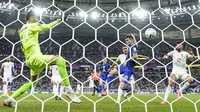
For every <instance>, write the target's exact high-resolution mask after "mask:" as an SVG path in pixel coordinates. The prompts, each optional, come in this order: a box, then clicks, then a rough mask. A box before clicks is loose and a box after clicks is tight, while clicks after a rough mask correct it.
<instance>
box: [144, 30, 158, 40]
mask: <svg viewBox="0 0 200 112" xmlns="http://www.w3.org/2000/svg"><path fill="white" fill-rule="evenodd" d="M145 36H146V37H147V38H155V37H156V30H155V29H153V28H148V29H147V30H146V31H145Z"/></svg>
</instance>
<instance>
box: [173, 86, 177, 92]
mask: <svg viewBox="0 0 200 112" xmlns="http://www.w3.org/2000/svg"><path fill="white" fill-rule="evenodd" d="M176 91H177V89H176V84H174V89H173V92H174V93H176Z"/></svg>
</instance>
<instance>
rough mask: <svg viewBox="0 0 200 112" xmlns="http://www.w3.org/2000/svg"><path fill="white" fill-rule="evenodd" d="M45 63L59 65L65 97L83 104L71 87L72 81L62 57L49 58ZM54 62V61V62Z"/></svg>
mask: <svg viewBox="0 0 200 112" xmlns="http://www.w3.org/2000/svg"><path fill="white" fill-rule="evenodd" d="M45 60H46V61H45V62H50V64H51V65H55V64H56V65H57V66H58V72H59V74H60V76H61V78H62V82H63V85H64V90H65V92H64V93H65V95H66V96H67V97H68V98H70V99H71V100H72V101H73V102H74V103H81V100H80V99H79V98H78V97H77V96H76V95H75V94H74V91H73V90H72V88H71V86H70V81H69V77H68V73H67V70H66V67H67V66H66V62H65V60H64V59H63V58H62V57H57V56H53V57H52V56H47V57H46V59H45ZM52 60H53V61H52Z"/></svg>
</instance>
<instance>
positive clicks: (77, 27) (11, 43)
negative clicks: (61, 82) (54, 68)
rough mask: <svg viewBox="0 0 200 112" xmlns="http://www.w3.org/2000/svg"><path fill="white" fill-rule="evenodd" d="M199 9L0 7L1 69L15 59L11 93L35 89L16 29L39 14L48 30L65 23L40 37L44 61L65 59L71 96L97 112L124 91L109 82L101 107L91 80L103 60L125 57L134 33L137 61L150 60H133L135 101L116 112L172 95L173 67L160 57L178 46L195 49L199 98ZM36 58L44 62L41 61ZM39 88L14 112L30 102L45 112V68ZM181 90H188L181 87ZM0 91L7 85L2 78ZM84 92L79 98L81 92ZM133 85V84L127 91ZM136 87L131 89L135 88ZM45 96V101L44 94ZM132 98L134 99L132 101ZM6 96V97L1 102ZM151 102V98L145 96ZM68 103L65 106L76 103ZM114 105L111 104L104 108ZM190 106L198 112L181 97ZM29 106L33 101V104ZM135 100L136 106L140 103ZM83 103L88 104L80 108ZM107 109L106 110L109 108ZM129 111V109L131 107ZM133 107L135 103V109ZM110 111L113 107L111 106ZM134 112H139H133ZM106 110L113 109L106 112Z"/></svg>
mask: <svg viewBox="0 0 200 112" xmlns="http://www.w3.org/2000/svg"><path fill="white" fill-rule="evenodd" d="M198 4H199V1H198V0H196V1H195V0H194V1H193V2H192V3H191V2H190V1H187V0H186V1H181V0H169V1H164V0H158V1H157V0H155V1H154V0H152V1H149V0H148V1H145V0H133V1H129V0H120V1H119V0H112V1H108V0H96V1H94V0H89V1H88V0H61V1H58V0H45V1H39V0H24V1H23V0H9V1H1V2H0V11H1V12H0V13H1V15H0V35H1V37H0V45H1V47H2V48H1V50H0V60H1V63H3V62H4V61H5V60H6V59H7V58H8V57H11V58H12V59H13V60H14V62H15V63H16V69H17V75H16V76H15V77H14V78H13V82H14V85H15V87H14V91H15V90H17V89H18V88H19V87H20V86H22V85H23V84H24V83H26V82H28V81H30V80H29V79H30V73H29V72H30V70H29V68H28V67H27V66H26V61H25V58H24V55H23V52H22V50H21V41H20V40H19V35H18V29H20V28H21V27H22V25H23V24H25V23H26V22H25V19H24V18H25V15H26V13H27V12H28V11H30V10H32V9H33V10H34V11H35V12H36V13H37V14H38V15H39V19H38V20H39V23H41V24H45V23H46V24H47V23H49V22H51V21H53V20H55V19H58V18H62V22H61V23H60V24H58V25H57V26H56V27H54V28H52V29H50V30H49V31H47V32H44V33H41V34H40V36H39V41H40V46H41V51H42V53H44V54H53V55H59V56H62V57H64V59H65V61H66V63H67V70H68V73H69V78H70V82H71V85H72V88H73V89H74V90H75V91H76V92H77V95H78V96H79V97H80V98H82V99H85V100H87V102H89V103H88V104H90V105H91V106H93V109H92V110H90V111H94V112H96V111H98V110H102V108H99V107H98V105H99V106H100V105H104V106H105V104H108V102H109V103H110V102H111V103H114V102H115V101H116V100H117V98H116V96H115V95H114V94H115V93H116V92H117V89H118V85H119V79H118V78H119V76H118V75H117V76H116V78H115V79H114V80H113V81H112V83H113V84H112V86H111V90H110V91H109V94H108V95H107V96H105V97H101V98H99V99H94V98H91V97H90V96H89V95H88V94H91V93H92V90H91V87H89V82H90V80H91V78H88V77H89V76H90V74H91V72H92V71H93V69H95V74H97V72H96V71H98V70H97V68H98V67H99V65H100V64H101V63H102V61H103V59H105V58H106V59H108V62H109V63H113V62H114V61H115V60H116V59H117V56H118V55H119V54H120V53H122V50H121V49H122V47H123V46H125V40H124V39H125V36H126V35H129V34H130V33H132V34H133V35H135V37H136V39H137V41H138V42H137V45H138V48H139V54H143V55H146V56H148V57H150V59H149V60H144V59H138V60H136V63H137V66H136V67H135V68H136V72H135V74H134V79H135V81H134V84H135V89H134V91H133V92H132V95H131V96H130V97H129V98H128V99H126V100H122V101H121V102H120V103H118V104H119V105H118V108H116V109H114V111H120V112H121V111H123V104H124V105H126V104H127V105H130V104H129V103H127V102H128V100H130V99H131V100H132V99H135V100H136V102H139V103H140V104H141V105H143V106H144V107H141V108H143V109H142V110H144V111H146V112H148V104H151V103H152V102H154V101H155V100H156V99H159V100H162V99H163V93H164V92H165V88H166V87H167V80H168V76H169V74H170V72H171V68H172V62H171V60H163V58H162V57H163V56H164V55H165V54H166V53H168V52H170V51H172V50H173V49H174V48H175V45H176V42H182V43H184V45H185V48H184V49H188V48H190V49H192V50H193V53H194V55H195V56H196V58H197V59H196V60H195V61H194V62H188V66H187V68H188V71H189V73H190V74H192V77H193V78H194V81H193V85H194V86H192V88H193V89H192V90H191V91H193V93H198V92H199V89H200V86H199V75H198V73H199V72H198V66H199V61H198V57H199V40H198V38H199V35H200V33H199V29H200V28H199V25H200V24H199V5H198ZM147 28H154V29H155V30H156V32H157V36H156V38H153V39H151V38H146V37H145V33H144V32H145V31H146V29H147ZM38 58H39V57H38ZM37 81H38V85H37V86H36V87H35V88H34V89H32V90H30V91H28V92H27V94H25V95H24V96H23V97H22V98H20V99H19V100H16V107H15V112H16V111H18V108H19V106H18V104H20V102H22V101H24V100H25V101H29V100H27V99H28V98H30V97H32V99H34V100H36V101H37V102H39V104H38V106H39V107H41V111H42V112H44V111H47V110H45V104H46V103H47V104H48V103H51V100H52V99H53V98H54V96H53V95H50V96H48V98H47V97H46V98H45V99H44V98H43V97H42V95H41V94H43V95H44V94H49V93H51V92H52V86H51V83H50V82H51V77H50V75H49V73H48V68H46V69H45V70H43V71H42V73H40V76H39V78H38V79H37ZM176 83H177V85H178V88H179V87H181V86H182V85H183V84H184V82H181V81H177V82H176ZM1 84H3V77H2V76H1ZM78 84H80V87H81V88H82V89H81V90H80V91H79V90H76V89H77V87H76V85H78ZM130 84H131V83H130ZM131 85H132V84H131ZM39 93H41V94H39ZM133 93H134V94H133ZM4 95H7V96H8V94H7V93H4V94H2V95H1V97H2V98H3V97H4ZM145 95H146V96H145ZM62 99H63V101H64V102H65V103H66V105H68V107H67V110H68V112H70V111H72V110H73V109H75V108H70V107H71V105H73V104H72V102H71V101H69V100H66V99H65V98H64V97H63V98H62ZM106 99H107V100H109V101H107V100H106ZM183 99H184V100H186V102H189V103H191V107H192V108H193V109H194V111H196V112H198V109H199V108H198V105H197V104H198V102H199V99H196V100H193V99H190V97H187V96H185V95H183ZM34 100H30V101H34ZM135 100H134V101H135ZM177 101H178V99H177V98H174V99H172V100H171V101H170V102H169V108H167V110H170V111H171V112H173V111H174V109H173V104H174V103H175V104H176V102H177ZM82 103H84V102H82ZM104 103H105V104H104ZM131 105H132V104H131ZM133 105H134V103H133ZM108 106H109V104H108ZM133 107H134V106H133ZM107 108H108V109H109V107H107ZM135 108H136V107H135Z"/></svg>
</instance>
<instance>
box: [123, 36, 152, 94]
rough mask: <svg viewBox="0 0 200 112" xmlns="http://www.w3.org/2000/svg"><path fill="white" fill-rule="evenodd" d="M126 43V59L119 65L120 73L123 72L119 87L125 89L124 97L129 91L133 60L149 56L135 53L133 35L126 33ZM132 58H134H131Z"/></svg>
mask: <svg viewBox="0 0 200 112" xmlns="http://www.w3.org/2000/svg"><path fill="white" fill-rule="evenodd" d="M125 42H126V45H127V46H128V47H129V48H128V52H127V55H126V61H125V62H124V64H122V65H121V66H120V74H123V76H122V80H120V88H121V89H122V90H127V91H128V92H127V93H126V94H125V95H124V97H125V98H127V96H128V95H129V94H130V93H131V89H132V87H131V85H130V84H129V83H128V81H129V80H130V78H131V76H132V75H133V74H134V67H135V65H136V64H135V61H134V60H136V59H137V58H146V59H147V60H148V59H149V57H147V56H144V55H139V54H137V52H138V47H137V45H136V39H135V36H134V35H128V36H126V38H125ZM132 59H134V60H132Z"/></svg>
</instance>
